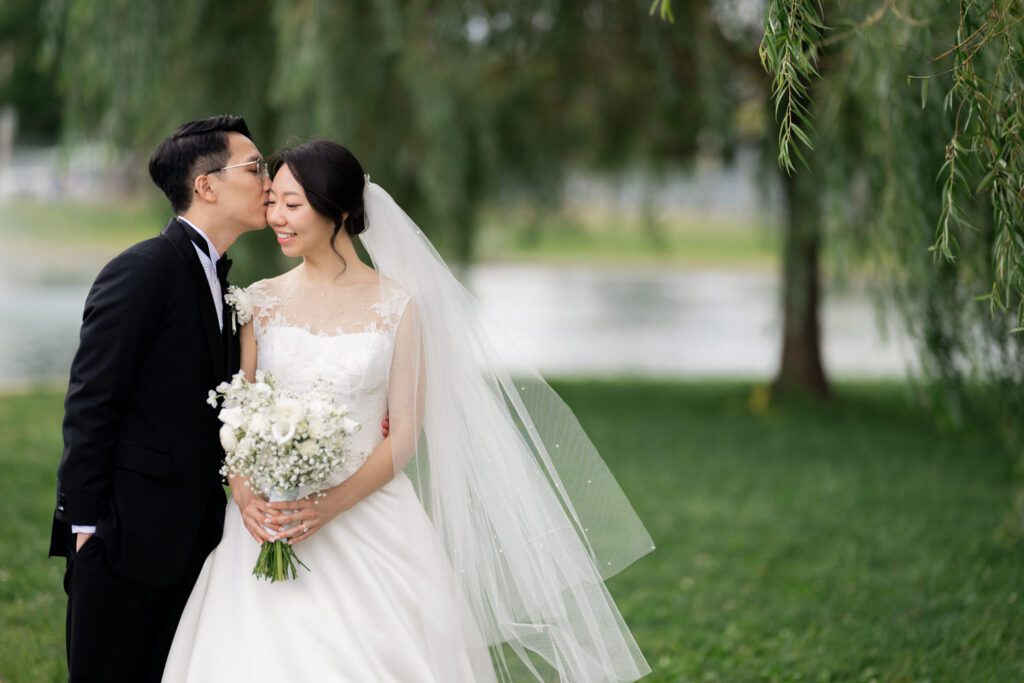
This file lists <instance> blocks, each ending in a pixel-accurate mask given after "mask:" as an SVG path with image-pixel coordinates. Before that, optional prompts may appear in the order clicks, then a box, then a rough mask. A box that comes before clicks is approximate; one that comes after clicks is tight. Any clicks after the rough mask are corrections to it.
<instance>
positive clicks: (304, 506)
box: [269, 301, 424, 543]
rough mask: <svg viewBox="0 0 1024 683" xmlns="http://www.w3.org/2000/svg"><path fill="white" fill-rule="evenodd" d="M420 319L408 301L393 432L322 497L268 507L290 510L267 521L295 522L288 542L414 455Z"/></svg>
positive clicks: (396, 370)
mask: <svg viewBox="0 0 1024 683" xmlns="http://www.w3.org/2000/svg"><path fill="white" fill-rule="evenodd" d="M422 360H423V358H422V353H421V347H420V336H419V321H418V319H417V316H416V309H415V307H414V303H413V302H412V301H410V302H409V304H408V305H407V306H406V309H405V312H404V314H403V316H402V320H401V322H400V323H399V325H398V329H397V331H396V332H395V351H394V355H393V357H392V360H391V370H390V376H389V380H388V413H389V418H390V423H391V424H390V427H391V431H390V433H389V434H388V436H387V437H386V438H385V439H384V440H382V441H381V442H380V443H379V444H378V445H377V447H376V448H374V449H373V451H371V453H370V455H369V456H368V457H367V459H366V462H364V463H363V465H362V467H360V468H359V469H358V470H356V472H355V473H354V474H353V475H352V476H351V477H349V478H348V479H346V480H345V481H343V482H341V483H340V484H338V485H337V486H335V487H333V488H330V489H327V490H326V491H324V494H325V495H324V496H323V497H320V498H316V497H314V498H312V499H306V500H301V501H296V502H281V503H270V504H269V505H270V507H271V508H274V509H276V510H294V511H295V512H293V513H292V514H289V515H279V516H276V517H272V518H271V522H272V523H273V524H275V525H282V526H283V525H286V524H296V526H295V527H293V528H292V529H289V530H288V531H286V532H284V533H283V534H281V535H280V536H279V538H288V539H290V540H291V542H292V543H298V542H299V541H302V540H305V539H306V538H308V537H309V536H311V535H312V534H314V533H315V532H316V531H317V530H318V529H320V528H321V527H322V526H323V525H324V524H326V523H327V522H329V521H330V520H332V519H334V518H335V517H336V516H338V515H339V514H341V513H342V512H344V511H346V510H350V509H352V507H354V506H355V505H356V504H357V503H359V501H361V500H363V499H364V498H366V497H367V496H369V495H370V494H371V493H373V492H375V491H377V490H378V489H380V488H381V487H382V486H384V485H385V484H387V483H388V482H389V481H391V480H392V479H394V477H395V474H396V472H398V471H399V470H401V469H402V468H403V467H405V465H406V464H407V463H408V462H409V461H410V460H411V459H412V458H413V457H415V455H416V447H417V443H418V441H419V435H420V430H421V428H422V418H423V408H424V404H423V401H424V368H423V362H422Z"/></svg>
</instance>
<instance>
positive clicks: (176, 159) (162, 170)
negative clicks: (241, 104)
mask: <svg viewBox="0 0 1024 683" xmlns="http://www.w3.org/2000/svg"><path fill="white" fill-rule="evenodd" d="M228 133H239V134H241V135H244V136H245V137H247V138H249V139H250V140H252V134H251V133H250V132H249V126H247V125H246V124H245V119H243V118H242V117H241V116H232V115H230V114H223V115H221V116H211V117H210V118H208V119H202V120H199V121H189V122H188V123H185V124H182V125H181V126H178V129H177V130H176V131H174V132H173V133H171V137H169V138H167V139H166V140H164V141H163V142H161V143H160V144H159V145H157V148H156V150H154V151H153V156H151V157H150V159H149V176H150V177H151V178H152V179H153V182H154V183H156V186H157V187H159V188H160V189H161V190H163V193H164V195H166V197H167V199H168V200H169V201H170V202H171V208H172V209H173V210H174V213H178V214H181V213H185V212H186V211H188V209H189V207H190V206H192V195H193V194H194V190H193V187H192V186H193V185H194V184H195V182H196V178H197V177H199V176H201V175H203V174H204V173H210V172H211V169H215V168H221V167H222V166H224V165H225V164H227V163H228V158H229V157H230V152H229V151H228Z"/></svg>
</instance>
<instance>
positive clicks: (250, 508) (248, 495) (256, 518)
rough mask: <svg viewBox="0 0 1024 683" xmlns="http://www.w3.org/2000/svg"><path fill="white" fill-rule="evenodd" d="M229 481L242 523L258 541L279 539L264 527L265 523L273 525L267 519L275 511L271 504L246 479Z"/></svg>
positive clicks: (230, 479) (231, 479)
mask: <svg viewBox="0 0 1024 683" xmlns="http://www.w3.org/2000/svg"><path fill="white" fill-rule="evenodd" d="M228 483H229V484H230V485H231V497H232V498H233V499H234V501H235V505H236V506H238V511H239V513H241V515H242V523H243V524H244V525H245V528H246V530H247V531H248V532H249V534H250V535H251V536H252V537H253V538H254V539H255V540H256V542H257V543H263V542H264V541H274V540H277V537H275V536H271V535H270V534H269V533H267V530H266V529H264V528H263V525H264V524H266V525H267V526H272V525H271V524H270V523H269V522H268V521H267V520H268V518H269V516H270V515H272V514H273V512H274V511H273V510H272V509H270V507H269V505H270V504H269V503H267V501H265V500H263V498H261V497H260V496H258V495H256V494H255V493H254V492H253V491H252V489H250V488H249V486H248V485H247V484H246V482H245V480H244V479H242V478H229V480H228Z"/></svg>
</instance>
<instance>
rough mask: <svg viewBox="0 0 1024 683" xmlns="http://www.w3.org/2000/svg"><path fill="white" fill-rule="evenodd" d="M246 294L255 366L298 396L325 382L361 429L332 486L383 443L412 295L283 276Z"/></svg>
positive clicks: (391, 287)
mask: <svg viewBox="0 0 1024 683" xmlns="http://www.w3.org/2000/svg"><path fill="white" fill-rule="evenodd" d="M247 292H248V294H249V298H250V301H251V304H252V310H253V331H254V333H255V337H256V344H257V361H256V367H257V368H259V369H262V370H266V371H269V372H271V373H272V374H273V375H274V377H275V379H276V380H277V383H278V385H279V386H281V387H284V388H288V389H291V390H294V391H299V392H302V391H307V390H309V389H310V388H311V387H312V385H313V383H314V382H315V381H316V380H318V379H324V380H327V381H328V382H329V383H330V384H331V385H332V386H333V388H334V397H335V400H336V401H337V402H338V403H339V404H341V405H345V406H346V407H347V408H348V411H349V417H350V418H351V419H353V420H355V421H356V422H358V423H359V424H360V425H361V426H362V427H361V428H360V429H359V431H358V432H356V433H355V434H354V435H353V436H352V440H351V441H350V446H351V452H350V457H349V458H347V463H346V467H345V469H344V471H341V472H338V473H337V474H336V476H335V477H333V478H332V479H333V481H332V482H330V485H335V484H337V483H339V482H341V481H342V480H344V479H345V478H347V477H348V476H350V475H351V474H352V473H353V472H355V470H357V469H359V467H360V466H361V465H362V464H363V462H364V461H365V460H366V457H367V456H368V455H369V454H370V452H371V451H372V450H373V449H374V447H376V445H377V444H378V443H379V442H380V440H381V428H380V422H381V420H382V419H383V418H384V416H385V415H386V414H387V411H388V380H389V375H390V369H391V361H392V356H393V353H394V348H395V334H396V331H397V329H398V324H399V322H400V321H401V318H402V314H403V312H404V311H405V308H406V306H407V305H408V303H409V300H410V296H409V294H408V293H407V292H406V291H405V290H404V289H402V287H401V286H400V285H398V284H397V283H394V282H392V281H390V280H386V279H383V278H382V280H381V283H380V284H379V285H376V284H374V285H354V286H350V287H331V286H325V287H321V288H310V287H309V286H304V287H299V286H297V285H295V284H294V283H293V281H292V279H291V278H290V277H289V274H287V273H286V274H285V275H283V276H281V277H278V278H274V279H271V280H261V281H259V282H256V283H254V284H253V285H252V286H250V287H249V288H248V290H247Z"/></svg>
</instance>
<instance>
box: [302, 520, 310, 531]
mask: <svg viewBox="0 0 1024 683" xmlns="http://www.w3.org/2000/svg"><path fill="white" fill-rule="evenodd" d="M302 533H304V534H308V533H309V527H308V526H306V523H305V522H303V523H302Z"/></svg>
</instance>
